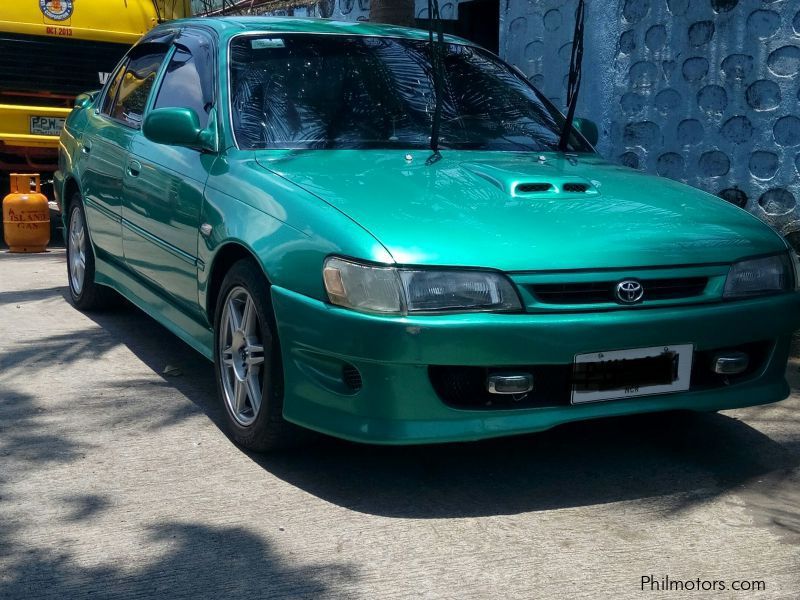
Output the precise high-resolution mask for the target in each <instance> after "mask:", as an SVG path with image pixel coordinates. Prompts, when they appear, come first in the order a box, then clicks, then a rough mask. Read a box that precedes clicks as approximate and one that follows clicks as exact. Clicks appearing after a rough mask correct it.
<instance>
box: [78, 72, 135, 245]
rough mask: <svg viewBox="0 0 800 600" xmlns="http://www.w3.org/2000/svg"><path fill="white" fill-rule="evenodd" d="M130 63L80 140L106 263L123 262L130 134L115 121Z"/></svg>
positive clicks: (88, 202) (89, 206)
mask: <svg viewBox="0 0 800 600" xmlns="http://www.w3.org/2000/svg"><path fill="white" fill-rule="evenodd" d="M127 62H128V59H127V57H126V58H125V60H123V61H122V63H121V64H120V66H119V67H117V70H116V71H115V73H114V75H113V76H112V77H111V79H110V83H109V84H108V85H107V86H106V89H105V92H104V95H103V96H102V97H101V100H100V103H99V108H94V109H92V110H90V111H89V113H88V122H87V127H86V128H85V129H84V132H83V135H82V137H81V140H80V146H79V147H80V162H81V163H82V165H81V167H82V173H81V191H82V194H83V204H84V209H85V211H86V219H87V221H88V224H89V228H90V230H91V232H92V241H93V242H94V246H95V250H96V251H97V252H98V253H99V254H100V255H101V256H102V257H103V258H106V259H109V258H110V259H112V260H122V225H121V220H122V179H123V174H124V168H125V158H126V155H127V148H126V146H127V139H126V138H127V132H126V131H125V130H120V129H121V128H119V127H118V125H117V124H116V123H115V122H114V121H113V120H112V119H111V116H110V115H111V109H112V107H113V105H114V101H115V99H116V97H117V92H118V90H119V86H120V83H121V81H122V76H123V75H124V73H125V67H126V66H127Z"/></svg>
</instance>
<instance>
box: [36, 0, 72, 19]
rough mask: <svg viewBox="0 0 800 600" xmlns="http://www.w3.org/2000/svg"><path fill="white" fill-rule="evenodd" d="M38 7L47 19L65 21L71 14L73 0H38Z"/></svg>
mask: <svg viewBox="0 0 800 600" xmlns="http://www.w3.org/2000/svg"><path fill="white" fill-rule="evenodd" d="M39 8H40V9H41V11H42V13H43V14H44V16H45V17H47V18H48V19H52V20H53V21H66V20H67V19H69V18H70V17H71V16H72V11H73V8H74V7H73V0H39Z"/></svg>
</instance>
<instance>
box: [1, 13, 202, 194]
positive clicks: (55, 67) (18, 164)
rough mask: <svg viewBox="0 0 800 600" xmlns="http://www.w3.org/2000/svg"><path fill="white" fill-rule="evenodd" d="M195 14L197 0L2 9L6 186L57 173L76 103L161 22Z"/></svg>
mask: <svg viewBox="0 0 800 600" xmlns="http://www.w3.org/2000/svg"><path fill="white" fill-rule="evenodd" d="M190 14H191V5H190V0H3V1H2V2H0V180H3V179H5V177H3V176H4V175H5V176H7V174H8V173H9V172H11V171H17V170H22V171H31V170H33V171H37V172H43V173H45V174H47V173H50V172H52V171H54V170H55V169H56V166H57V158H58V136H59V133H60V132H61V128H62V126H63V124H64V119H65V118H66V117H67V115H68V114H69V112H70V110H71V109H72V107H73V104H74V101H75V97H76V96H77V95H78V94H80V93H82V92H86V91H89V90H95V89H99V88H100V87H102V85H103V83H105V80H106V78H107V77H108V74H109V73H110V72H111V71H113V69H114V66H115V65H116V64H117V62H119V60H120V59H121V58H122V56H123V55H124V54H125V52H126V51H127V50H128V48H129V47H130V46H131V45H132V44H133V43H134V42H136V40H138V39H139V38H140V37H141V36H142V35H143V34H144V33H146V32H147V31H149V30H150V29H151V28H153V27H155V26H156V25H157V24H158V23H159V22H161V21H165V20H168V19H174V18H181V17H185V16H189V15H190ZM46 176H47V175H45V177H46ZM3 193H4V189H2V190H0V197H2V195H3Z"/></svg>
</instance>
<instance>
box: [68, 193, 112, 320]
mask: <svg viewBox="0 0 800 600" xmlns="http://www.w3.org/2000/svg"><path fill="white" fill-rule="evenodd" d="M66 237H67V239H66V240H65V241H66V247H67V278H68V280H69V295H70V298H71V299H72V303H73V304H74V305H75V306H76V307H77V308H79V309H81V310H87V311H90V310H99V309H103V308H107V307H108V306H109V305H110V304H111V303H112V302H113V300H114V297H113V294H114V292H113V291H112V290H111V289H109V288H107V287H105V286H101V285H98V284H97V283H95V269H94V267H95V265H94V251H93V249H92V244H91V238H90V237H89V229H88V228H87V226H86V213H85V212H84V210H83V203H82V202H81V197H80V195H79V194H75V195H74V196H73V198H72V202H70V205H69V214H68V218H67V236H66Z"/></svg>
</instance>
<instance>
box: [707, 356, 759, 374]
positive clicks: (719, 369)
mask: <svg viewBox="0 0 800 600" xmlns="http://www.w3.org/2000/svg"><path fill="white" fill-rule="evenodd" d="M749 364H750V357H749V356H747V354H745V353H744V352H720V353H718V354H715V355H714V358H713V360H712V362H711V368H712V369H713V371H714V373H717V374H718V375H738V374H739V373H743V372H744V371H746V370H747V366H748V365H749Z"/></svg>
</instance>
